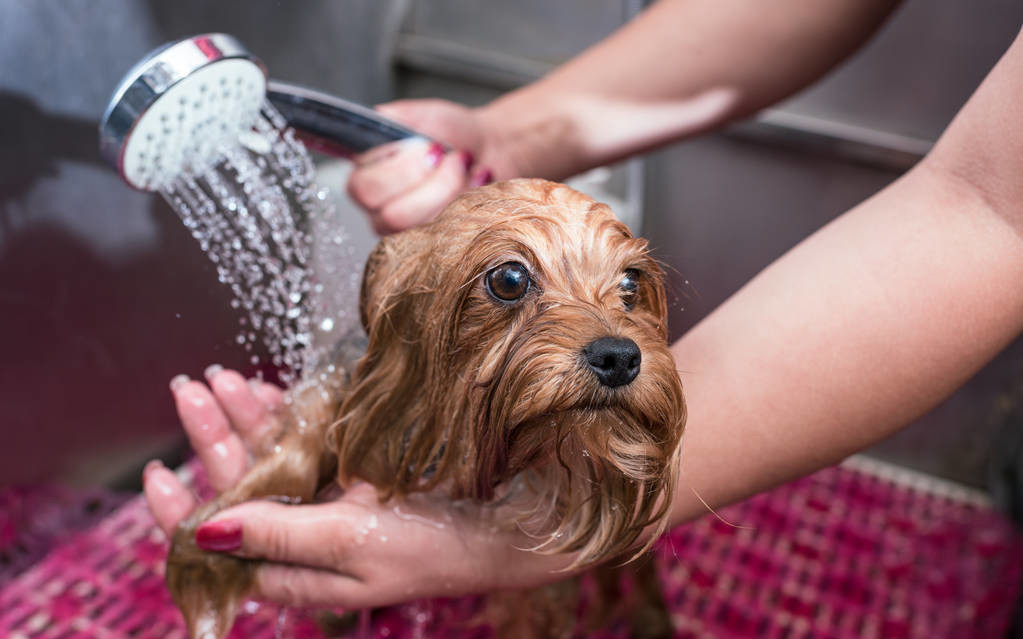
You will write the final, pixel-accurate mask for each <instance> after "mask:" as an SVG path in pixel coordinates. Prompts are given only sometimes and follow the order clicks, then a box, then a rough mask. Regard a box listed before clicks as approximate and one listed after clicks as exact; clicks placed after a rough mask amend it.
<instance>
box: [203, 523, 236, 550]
mask: <svg viewBox="0 0 1023 639" xmlns="http://www.w3.org/2000/svg"><path fill="white" fill-rule="evenodd" d="M195 545H196V546H199V547H200V548H202V549H203V550H210V551H213V552H233V551H235V550H238V549H239V548H241V547H242V523H241V522H240V521H238V520H236V519H221V520H220V521H208V522H206V523H204V524H203V525H201V526H199V529H198V530H196V531H195Z"/></svg>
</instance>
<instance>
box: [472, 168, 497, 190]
mask: <svg viewBox="0 0 1023 639" xmlns="http://www.w3.org/2000/svg"><path fill="white" fill-rule="evenodd" d="M493 181H494V172H493V171H491V170H490V169H481V170H479V171H476V172H475V173H473V174H472V177H471V178H469V186H470V187H471V188H476V187H477V186H483V185H484V184H490V183H491V182H493Z"/></svg>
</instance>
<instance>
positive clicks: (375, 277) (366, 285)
mask: <svg viewBox="0 0 1023 639" xmlns="http://www.w3.org/2000/svg"><path fill="white" fill-rule="evenodd" d="M387 247H388V241H387V238H384V239H382V240H380V241H379V242H377V245H376V246H375V247H374V248H373V252H372V253H370V254H369V258H367V259H366V266H365V267H364V268H363V270H362V286H361V288H360V289H359V320H360V321H361V322H362V329H363V330H364V331H366V334H367V335H368V334H369V326H370V320H371V318H370V309H372V308H375V306H374V303H373V293H374V292H375V291H377V290H379V288H380V282H381V280H383V279H384V278H385V277H386V275H385V272H386V270H387V254H388V249H387Z"/></svg>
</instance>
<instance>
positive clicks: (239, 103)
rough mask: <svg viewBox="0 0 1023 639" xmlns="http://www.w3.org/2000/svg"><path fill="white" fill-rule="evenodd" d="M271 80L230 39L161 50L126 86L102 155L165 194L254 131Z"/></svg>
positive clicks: (104, 127)
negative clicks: (226, 144)
mask: <svg viewBox="0 0 1023 639" xmlns="http://www.w3.org/2000/svg"><path fill="white" fill-rule="evenodd" d="M266 82H267V81H266V71H265V69H264V67H263V65H262V63H260V62H259V60H258V59H256V58H255V57H254V56H252V55H251V54H250V53H249V52H248V51H247V50H246V49H245V48H244V47H243V46H242V45H241V43H239V42H238V41H237V40H235V39H234V38H232V37H231V36H228V35H225V34H207V35H202V36H195V37H193V38H188V39H186V40H181V41H179V42H176V43H173V44H170V45H167V46H165V47H162V48H160V49H158V50H156V51H154V52H153V53H151V54H150V55H149V56H148V57H146V58H145V59H144V60H142V61H141V62H140V63H139V64H137V65H136V66H135V68H133V69H132V70H131V71H129V72H128V75H127V76H125V78H124V79H123V80H122V81H121V84H120V86H119V88H118V90H117V92H116V93H115V94H114V97H113V98H112V100H111V102H110V104H109V106H108V107H107V111H106V113H105V114H104V116H103V121H102V123H101V124H100V149H101V152H102V153H103V156H104V158H105V159H106V160H107V161H108V162H110V163H111V164H112V165H113V166H114V167H115V168H116V169H117V170H118V171H119V172H120V174H121V177H123V178H124V180H125V181H126V182H128V184H130V185H131V186H133V187H135V188H137V189H141V190H145V191H155V190H159V189H161V188H163V187H164V186H166V185H168V184H169V183H170V182H171V181H173V180H174V178H176V177H177V176H178V175H180V174H181V173H182V172H186V171H189V172H194V171H201V170H202V168H203V162H204V161H205V160H207V159H209V158H210V156H211V155H212V154H213V152H214V150H215V149H216V148H217V147H218V146H219V145H220V144H222V143H224V142H226V141H228V140H232V139H237V138H238V136H239V135H241V134H242V133H243V132H244V131H247V130H249V129H251V127H252V125H253V124H254V123H255V121H256V119H257V118H258V117H259V112H260V108H261V106H262V104H263V99H264V96H265V95H266Z"/></svg>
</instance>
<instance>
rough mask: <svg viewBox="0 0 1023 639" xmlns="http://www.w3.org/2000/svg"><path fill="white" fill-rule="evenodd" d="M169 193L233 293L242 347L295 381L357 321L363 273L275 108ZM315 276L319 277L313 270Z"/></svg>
mask: <svg viewBox="0 0 1023 639" xmlns="http://www.w3.org/2000/svg"><path fill="white" fill-rule="evenodd" d="M194 164H195V165H196V166H202V167H207V168H204V169H202V170H199V171H197V172H195V173H194V174H190V173H189V172H187V171H186V172H184V173H183V174H182V175H179V176H177V178H176V179H175V180H174V181H173V182H172V183H171V184H170V186H169V187H167V188H166V189H165V190H164V191H163V195H164V197H165V198H166V199H167V201H168V202H169V203H170V204H171V206H172V207H173V208H174V210H175V211H177V213H178V215H179V216H180V217H181V220H182V221H183V222H184V224H185V226H186V227H187V228H188V229H189V231H190V232H191V233H192V236H193V237H194V238H195V239H196V240H197V241H198V242H199V245H200V247H201V248H202V250H203V251H204V252H205V253H206V254H207V256H209V259H210V260H211V261H212V262H213V264H214V266H215V267H216V272H217V276H218V277H219V279H220V281H221V282H223V283H224V284H226V285H227V286H229V287H230V288H231V292H232V294H233V299H232V300H231V305H232V306H233V307H234V308H237V309H238V310H239V312H240V314H241V318H240V319H239V322H240V330H239V332H238V334H237V336H236V337H235V341H236V342H237V344H238V348H244V349H245V350H247V351H249V352H250V353H252V355H251V361H252V363H253V364H258V363H259V357H258V355H257V354H256V353H257V352H260V350H261V349H259V348H258V342H260V341H261V342H262V344H263V346H264V347H265V351H266V352H267V353H268V354H269V355H268V357H269V359H270V363H272V364H273V365H274V366H275V367H278V368H280V369H282V373H281V377H282V379H283V380H284V381H285V382H292V381H294V380H295V379H296V378H297V376H298V374H299V372H300V371H301V370H303V369H306V370H308V369H309V367H310V366H312V365H313V364H314V363H315V362H316V360H317V359H319V358H321V357H322V356H323V355H325V354H326V352H327V351H328V349H329V347H330V345H331V344H332V342H333V341H335V340H336V338H337V336H338V335H342V334H344V333H345V332H347V330H348V329H350V328H352V327H353V326H354V324H355V322H356V320H357V313H356V312H355V311H354V308H355V303H354V300H355V299H356V296H357V285H358V278H359V275H360V269H359V268H358V267H357V266H356V265H355V264H354V262H353V258H352V250H351V246H350V244H349V243H348V242H347V241H346V235H345V233H344V231H343V229H342V226H341V224H340V220H339V219H338V218H339V216H338V215H337V212H336V211H335V209H334V207H333V205H331V204H330V202H329V200H328V197H327V192H326V191H325V190H322V189H319V188H318V187H317V186H316V184H315V182H314V178H315V168H314V166H313V162H312V160H311V158H310V157H309V154H308V153H307V152H306V150H305V147H304V146H303V145H302V143H301V142H300V141H299V140H297V139H296V138H295V136H294V132H293V131H292V130H291V129H289V128H287V123H286V122H285V121H284V118H283V117H282V116H281V115H280V114H279V113H278V112H277V111H276V110H275V109H274V108H273V106H271V105H270V104H269V103H268V102H267V103H264V105H263V108H262V111H261V114H260V117H259V119H258V121H257V122H256V123H255V125H254V126H253V128H252V130H251V131H245V132H244V134H243V135H240V136H239V139H237V140H234V141H231V142H230V143H227V144H225V145H223V146H222V147H221V148H220V149H218V150H217V152H216V157H215V158H214V159H213V160H212V161H210V159H209V158H203V161H202V162H195V163H194ZM314 263H315V264H316V268H315V269H314V268H313V264H314Z"/></svg>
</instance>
